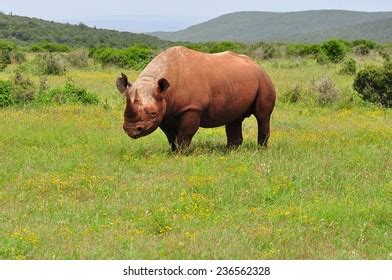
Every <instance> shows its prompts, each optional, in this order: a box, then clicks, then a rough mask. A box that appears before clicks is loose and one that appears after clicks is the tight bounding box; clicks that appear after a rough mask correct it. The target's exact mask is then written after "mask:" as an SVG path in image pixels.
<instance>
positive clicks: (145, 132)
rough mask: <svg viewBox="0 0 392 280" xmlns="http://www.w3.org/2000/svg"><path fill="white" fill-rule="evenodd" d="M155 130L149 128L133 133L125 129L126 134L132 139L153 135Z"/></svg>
mask: <svg viewBox="0 0 392 280" xmlns="http://www.w3.org/2000/svg"><path fill="white" fill-rule="evenodd" d="M154 130H155V128H153V127H148V128H146V129H144V130H141V131H131V130H127V129H124V131H125V133H126V134H127V135H128V136H129V137H130V138H132V139H138V138H140V137H143V136H146V135H148V134H150V133H152V132H153V131H154Z"/></svg>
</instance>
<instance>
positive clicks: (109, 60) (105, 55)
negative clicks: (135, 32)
mask: <svg viewBox="0 0 392 280" xmlns="http://www.w3.org/2000/svg"><path fill="white" fill-rule="evenodd" d="M155 54H156V50H155V49H151V48H149V47H147V46H145V45H141V44H135V45H133V46H131V47H129V48H127V49H113V48H108V47H102V48H93V49H91V50H90V56H91V57H93V58H94V60H96V61H97V62H99V63H101V64H103V65H104V66H108V65H112V66H119V67H124V68H132V69H135V70H140V69H143V68H144V67H146V65H147V64H148V63H149V62H150V61H151V59H152V58H153V57H154V55H155Z"/></svg>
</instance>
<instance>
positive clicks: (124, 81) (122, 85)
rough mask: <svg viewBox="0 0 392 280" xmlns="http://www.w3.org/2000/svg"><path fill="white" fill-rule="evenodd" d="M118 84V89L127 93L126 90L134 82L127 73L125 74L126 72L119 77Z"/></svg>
mask: <svg viewBox="0 0 392 280" xmlns="http://www.w3.org/2000/svg"><path fill="white" fill-rule="evenodd" d="M116 85H117V89H118V90H119V91H120V92H121V93H124V94H125V92H126V90H127V89H128V87H131V86H132V83H130V82H129V81H128V77H127V75H125V74H124V73H121V76H120V77H118V78H117V81H116Z"/></svg>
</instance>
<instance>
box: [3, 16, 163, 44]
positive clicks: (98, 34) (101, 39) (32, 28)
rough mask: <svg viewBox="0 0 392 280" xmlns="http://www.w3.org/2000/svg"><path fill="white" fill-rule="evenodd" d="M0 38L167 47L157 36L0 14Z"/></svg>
mask: <svg viewBox="0 0 392 280" xmlns="http://www.w3.org/2000/svg"><path fill="white" fill-rule="evenodd" d="M1 38H3V39H11V40H17V41H20V42H26V43H36V42H40V41H54V42H58V43H65V44H70V45H78V46H98V45H108V46H112V47H128V46H130V45H131V44H133V43H145V44H149V45H153V46H163V45H166V44H167V42H164V41H162V40H160V39H158V38H157V37H154V36H150V35H146V34H137V33H131V32H119V31H114V30H107V29H98V28H92V27H88V26H87V25H85V24H78V25H75V24H67V23H57V22H53V21H46V20H42V19H36V18H30V17H22V16H15V15H5V14H3V13H0V39H1Z"/></svg>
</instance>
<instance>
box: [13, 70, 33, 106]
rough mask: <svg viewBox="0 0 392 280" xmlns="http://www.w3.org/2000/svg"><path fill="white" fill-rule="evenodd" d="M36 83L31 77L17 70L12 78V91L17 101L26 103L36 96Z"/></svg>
mask: <svg viewBox="0 0 392 280" xmlns="http://www.w3.org/2000/svg"><path fill="white" fill-rule="evenodd" d="M35 92H36V88H35V84H34V83H33V81H32V80H30V78H29V77H27V76H24V75H23V74H22V73H21V72H19V71H17V72H16V73H15V75H14V77H13V78H12V83H11V93H12V96H13V98H14V101H15V103H18V104H26V103H28V102H30V101H32V100H33V99H34V97H35Z"/></svg>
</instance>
